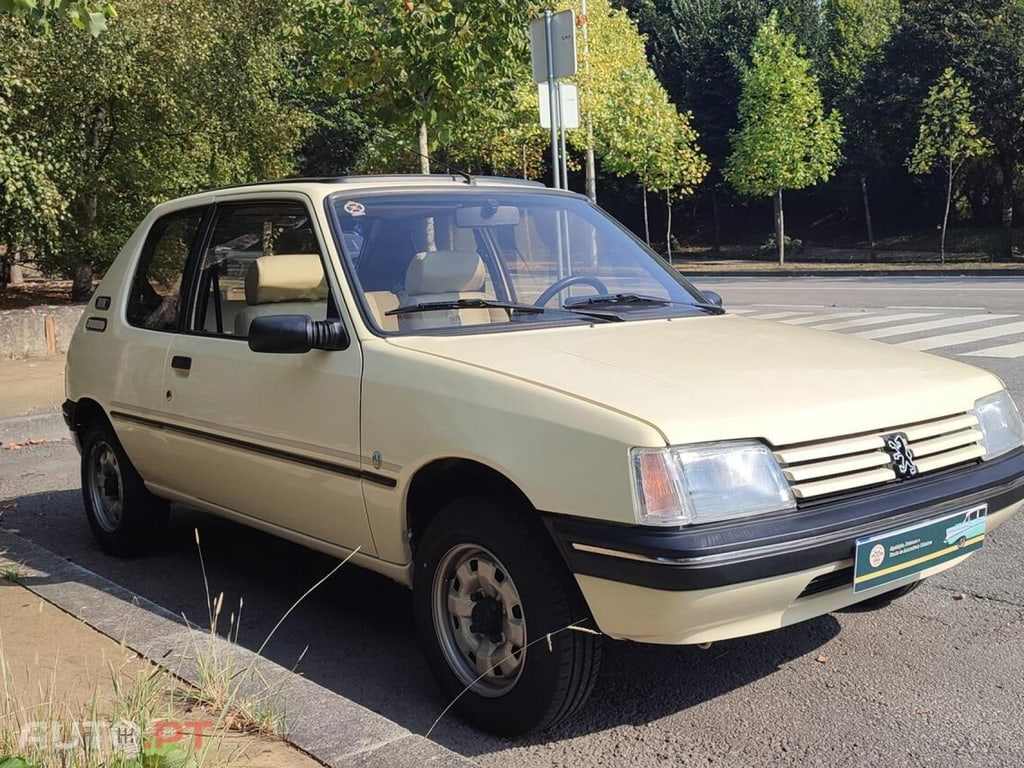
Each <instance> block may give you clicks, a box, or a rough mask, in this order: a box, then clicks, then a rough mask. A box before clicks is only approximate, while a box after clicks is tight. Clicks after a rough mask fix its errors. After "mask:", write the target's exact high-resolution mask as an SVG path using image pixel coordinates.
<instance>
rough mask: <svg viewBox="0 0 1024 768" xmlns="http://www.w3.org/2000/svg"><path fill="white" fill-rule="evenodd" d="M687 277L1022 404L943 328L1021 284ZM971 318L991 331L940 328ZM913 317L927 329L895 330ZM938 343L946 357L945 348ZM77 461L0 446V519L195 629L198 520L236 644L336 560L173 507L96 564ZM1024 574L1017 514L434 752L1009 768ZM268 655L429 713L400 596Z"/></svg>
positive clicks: (336, 606)
mask: <svg viewBox="0 0 1024 768" xmlns="http://www.w3.org/2000/svg"><path fill="white" fill-rule="evenodd" d="M699 282H700V284H701V285H702V286H703V287H707V288H713V289H715V290H717V291H719V292H720V293H721V294H722V295H723V296H724V298H725V302H726V306H727V307H730V308H733V309H735V310H736V311H742V312H745V313H748V314H750V315H752V316H766V315H779V314H783V315H784V317H783V318H777V319H779V320H780V321H782V322H785V321H786V320H787V319H788V320H789V321H797V322H800V323H801V324H807V325H814V324H833V325H834V324H836V323H840V324H842V323H848V321H850V320H854V321H856V320H860V321H862V322H861V324H860V325H856V324H855V325H847V326H846V327H844V328H837V329H836V330H837V332H848V333H850V332H852V333H864V332H869V331H872V330H874V331H881V332H884V331H883V329H893V328H895V329H897V332H896V333H892V334H890V335H889V336H886V337H880V340H882V341H890V342H892V343H904V344H910V345H913V344H914V343H916V344H917V345H918V346H920V345H922V344H924V345H928V344H932V345H933V346H932V351H934V352H936V353H938V354H943V355H946V356H950V357H955V358H957V359H963V360H965V361H969V362H972V363H974V364H977V365H982V366H984V367H988V368H990V369H991V370H994V371H995V372H996V373H998V374H999V375H1000V376H1001V377H1002V378H1003V379H1004V381H1006V382H1007V385H1008V386H1009V388H1010V389H1011V391H1012V392H1013V394H1014V396H1015V398H1016V399H1017V402H1018V403H1024V358H1016V357H992V356H968V353H970V352H972V351H975V352H976V351H977V350H978V349H982V350H983V351H984V350H991V349H996V348H999V347H1012V346H1013V345H1014V344H1016V343H1018V342H1021V341H1024V332H1022V333H1020V334H1019V335H1014V334H1013V333H1012V332H1007V333H1005V334H1004V333H1002V332H1001V331H987V332H984V333H982V334H981V335H982V336H983V337H984V338H981V339H975V340H973V341H966V342H965V341H963V338H964V337H963V336H955V335H954V334H963V333H970V332H973V331H975V330H981V329H985V328H999V327H1000V326H1006V327H1010V326H1012V324H1013V323H1016V322H1021V321H1022V320H1024V318H1020V319H1017V318H1016V316H1017V315H1018V314H1024V285H1021V284H1019V283H1018V282H1017V281H1013V280H1005V281H1004V280H997V279H959V280H950V279H931V278H927V279H922V278H911V279H899V278H897V279H883V278H860V279H857V278H848V279H842V280H815V279H786V280H771V279H757V280H752V279H736V280H701V281H699ZM785 313H790V314H788V315H786V314H785ZM984 314H989V315H993V316H998V317H993V318H991V319H990V320H989V322H986V321H985V319H984V318H982V319H971V320H968V321H967V322H965V323H963V324H962V325H958V324H957V322H956V321H957V319H962V318H967V317H972V318H973V317H974V316H977V315H984ZM903 315H914V317H909V318H907V317H901V316H903ZM840 316H841V317H840ZM922 316H923V317H922ZM812 318H813V319H812ZM893 318H896V319H893ZM920 323H933V324H934V323H940V325H939V326H938V327H933V328H931V329H929V330H926V331H911V332H905V333H900V332H899V331H901V330H903V326H906V325H917V324H920ZM942 323H944V324H942ZM986 333H987V334H993V333H994V334H997V335H994V336H993V335H986ZM975 335H978V334H975ZM950 336H952V341H953V342H954V343H952V344H949V345H944V342H945V341H947V340H948V339H949V337H950ZM921 339H928V341H920V340H921ZM915 340H917V341H915ZM1012 351H1013V350H1012V349H1011V352H1012ZM77 460H78V457H77V454H76V453H75V451H74V448H73V447H72V446H71V444H70V443H68V442H64V443H49V444H43V445H38V446H31V447H27V448H25V449H23V450H21V451H17V452H0V498H6V499H8V501H6V502H4V503H2V504H0V507H3V506H7V505H9V504H14V505H15V506H14V507H12V508H10V509H5V510H4V511H3V520H2V525H3V526H4V527H5V528H7V529H14V530H17V531H19V533H20V534H21V535H23V536H25V537H27V538H29V539H31V540H33V541H35V542H37V543H39V544H41V545H42V546H44V547H46V548H48V549H50V550H52V551H54V552H57V553H59V554H61V555H63V556H65V557H67V558H69V559H72V560H74V561H76V562H78V563H80V564H82V565H84V566H85V567H87V568H90V569H92V570H94V571H96V572H98V573H100V574H102V575H104V576H106V577H107V578H110V579H112V580H113V581H115V582H118V583H120V584H123V585H125V586H126V587H128V588H130V589H132V590H134V591H136V592H138V593H140V594H142V595H144V596H146V597H148V598H150V599H151V600H154V601H155V602H157V603H160V604H162V605H164V606H167V607H169V608H171V609H172V610H174V611H177V612H180V613H184V614H185V615H186V616H187V617H188V618H189V619H191V620H193V621H196V622H198V623H205V622H206V620H207V608H206V598H205V593H204V588H203V576H202V572H201V570H200V566H199V559H198V556H197V552H196V546H195V542H194V534H193V530H194V529H195V528H196V527H198V528H199V530H200V532H201V541H202V547H203V556H204V558H205V562H206V566H207V570H208V576H209V581H210V585H211V589H212V590H213V591H214V592H215V593H216V592H221V591H223V592H224V595H225V605H226V606H227V608H225V613H227V612H228V610H229V609H233V610H236V611H237V609H238V606H239V601H240V599H242V598H243V597H244V608H243V609H242V611H241V619H240V621H239V626H240V633H239V641H240V642H241V643H242V644H244V645H246V646H248V647H250V648H255V647H258V646H259V644H260V643H261V642H262V641H263V638H264V637H265V636H266V634H267V633H268V632H269V631H270V628H271V627H272V626H273V624H274V623H275V622H276V621H277V619H278V618H279V617H280V616H281V615H282V613H283V612H284V611H285V610H286V609H287V608H288V606H289V605H290V604H291V603H292V601H294V600H295V599H296V598H297V597H298V596H299V595H301V594H302V593H303V592H304V591H305V590H306V589H307V588H308V587H309V586H310V585H312V584H313V583H314V582H315V581H316V580H317V579H319V578H320V577H321V576H322V575H323V574H325V573H326V572H327V571H329V570H330V569H331V568H332V567H333V565H334V563H333V562H332V561H331V560H330V559H328V558H325V557H321V556H319V555H316V554H312V553H310V552H309V551H307V550H304V549H302V548H301V547H297V546H294V545H291V544H287V543H284V542H281V541H278V540H275V539H272V538H270V537H268V536H265V535H262V534H259V533H256V532H254V531H251V530H248V529H246V528H243V527H240V526H237V525H234V524H231V523H226V522H223V521H218V520H216V519H213V518H210V517H208V516H205V515H201V514H198V513H195V512H190V511H187V510H178V511H177V512H176V515H175V520H174V525H173V528H172V530H171V531H170V533H169V535H168V538H167V541H166V542H164V543H163V545H162V547H161V548H160V551H159V552H157V553H156V554H154V555H152V556H150V557H148V558H146V559H141V560H135V561H118V560H115V559H113V558H110V557H107V556H105V555H103V554H102V553H100V552H99V551H98V550H97V548H96V546H95V545H94V544H93V541H92V538H91V536H90V534H89V530H88V527H87V525H86V523H85V519H84V515H83V513H82V508H81V501H80V497H79V490H78V488H79V480H78V469H77V467H78V464H77ZM1022 562H1024V517H1018V518H1016V519H1013V520H1011V521H1010V522H1009V523H1007V524H1006V525H1005V526H1004V527H1003V528H1001V529H1000V530H999V531H997V532H996V533H994V534H993V535H992V536H990V537H989V538H988V539H987V541H986V544H985V547H984V549H983V551H982V552H980V553H978V554H977V555H975V556H974V557H972V558H971V559H970V561H968V562H967V563H965V564H963V565H961V566H960V567H958V568H955V569H953V570H952V571H949V572H947V573H945V574H942V575H941V576H939V577H936V578H934V579H932V580H930V581H929V582H928V583H926V584H925V585H924V586H923V587H922V589H919V590H917V591H916V592H914V593H912V594H910V595H909V596H907V597H906V598H904V599H902V600H901V601H899V602H897V603H896V604H894V605H893V606H891V607H889V608H887V609H884V610H881V611H877V612H873V613H857V612H843V613H837V614H834V615H830V616H825V617H822V618H819V619H815V620H813V621H809V622H806V623H804V624H800V625H797V626H794V627H789V628H786V629H783V630H779V631H776V632H772V633H767V634H763V635H757V636H754V637H748V638H742V639H737V640H732V641H727V642H721V643H716V644H715V645H713V646H712V647H711V648H710V649H709V650H706V651H702V650H699V649H697V648H694V647H679V648H674V647H661V646H645V645H635V644H626V643H615V642H610V643H608V644H607V646H606V654H605V663H604V668H603V672H602V674H601V678H600V680H599V682H598V684H597V687H596V689H595V691H594V694H593V696H592V697H591V699H590V701H589V703H588V704H587V705H586V707H585V709H584V710H583V711H582V713H581V714H580V716H578V717H577V718H576V719H575V720H573V721H572V722H570V723H567V724H565V725H563V726H561V727H559V728H557V729H555V730H553V731H549V732H547V733H545V734H541V735H538V736H536V737H532V738H529V739H525V740H520V741H518V742H509V741H505V740H501V739H495V738H491V737H488V736H485V735H482V734H480V733H477V732H475V731H474V730H472V729H470V728H468V727H466V726H463V725H462V724H460V723H459V722H458V721H457V720H455V719H451V718H449V719H445V720H444V721H442V723H441V724H440V725H439V726H438V728H437V729H436V730H435V731H434V738H436V739H437V740H438V741H440V742H441V743H442V744H444V745H446V746H448V747H450V748H452V749H454V750H455V751H457V752H460V753H462V754H464V755H466V756H469V757H472V758H474V759H476V760H478V761H479V762H480V763H481V764H483V765H485V766H494V767H495V768H496V767H498V766H516V767H517V768H518V767H519V766H538V767H539V766H570V765H571V766H620V765H638V766H667V765H671V766H679V765H686V766H690V765H716V766H719V765H721V766H743V767H744V768H745V767H746V766H759V765H778V764H794V765H812V764H813V765H837V766H838V765H844V766H845V765H886V766H893V765H914V766H917V765H927V766H932V765H934V766H960V765H962V766H1000V767H1003V766H1016V765H1020V766H1024V740H1022V738H1021V736H1022V733H1024V569H1022V568H1021V563H1022ZM225 624H226V621H225V620H224V619H222V626H223V625H225ZM303 652H305V653H304V654H303ZM267 654H268V655H269V656H270V657H271V658H272V659H273V660H274V661H277V662H278V663H281V664H283V665H286V666H293V665H294V664H296V662H297V661H298V660H299V658H300V657H301V662H299V663H298V669H299V670H300V671H301V672H302V673H303V674H304V675H306V676H307V677H309V678H311V679H313V680H315V681H317V682H319V683H321V684H323V685H325V686H327V687H329V688H331V689H333V690H335V691H337V692H338V693H340V694H342V695H344V696H347V697H349V698H351V699H353V700H355V701H357V702H359V703H361V704H363V705H364V706H367V707H369V708H371V709H374V710H376V711H378V712H381V713H382V714H384V715H386V716H387V717H390V718H392V719H393V720H396V721H398V722H399V723H401V724H402V725H404V726H406V727H408V728H410V729H411V730H414V731H417V732H420V733H423V732H425V731H426V730H427V729H428V728H429V727H430V725H431V723H432V722H433V721H434V719H435V718H436V717H437V716H438V714H439V713H440V712H441V710H442V709H443V707H444V705H445V704H446V702H445V701H443V700H442V699H441V698H440V697H439V695H438V694H437V692H436V690H435V688H434V686H433V682H432V680H431V679H430V677H429V675H428V673H427V670H426V667H425V665H424V663H423V662H422V660H421V657H420V655H419V653H418V651H417V648H416V644H415V641H414V637H413V627H412V621H411V596H410V595H409V594H408V593H407V592H406V591H405V590H404V589H402V588H400V587H398V586H396V585H394V584H392V583H390V582H388V581H386V580H385V579H383V578H380V577H377V576H374V575H372V574H368V573H363V572H360V571H358V570H356V569H343V570H342V571H341V572H339V573H338V574H337V575H336V576H335V577H333V578H332V580H331V581H330V582H329V583H328V584H326V585H325V586H324V587H323V588H321V589H320V590H319V591H318V592H316V593H314V595H313V596H311V598H310V599H309V600H308V601H307V602H306V603H304V604H303V605H302V606H300V607H299V608H298V609H297V610H296V611H295V612H294V613H293V614H292V615H291V616H290V617H289V618H288V620H287V622H286V623H285V624H284V626H283V627H282V629H281V630H279V632H278V634H277V635H276V637H275V639H274V640H273V641H272V642H271V643H270V645H269V646H268V649H267Z"/></svg>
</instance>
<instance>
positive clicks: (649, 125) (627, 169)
mask: <svg viewBox="0 0 1024 768" xmlns="http://www.w3.org/2000/svg"><path fill="white" fill-rule="evenodd" d="M586 22H587V34H588V40H587V47H586V48H585V50H584V51H583V52H582V57H581V58H582V61H581V62H580V67H579V71H578V73H577V76H576V80H577V83H578V85H579V91H580V111H581V113H582V114H581V118H582V119H583V121H584V123H585V124H586V125H587V126H588V127H589V129H590V130H580V131H574V132H571V133H570V141H571V142H572V144H573V145H574V146H575V147H577V148H578V149H580V150H585V149H586V148H587V146H588V145H589V144H590V142H591V141H593V144H594V147H595V149H596V152H597V154H598V155H599V156H600V157H601V161H602V167H604V168H606V169H607V170H609V171H611V172H612V173H614V174H615V175H617V176H627V175H630V174H635V175H636V176H637V177H638V178H639V181H640V186H641V192H642V196H643V208H644V234H645V237H646V239H647V242H648V244H650V242H651V234H650V222H649V219H648V211H647V192H648V191H651V192H657V193H664V194H665V195H666V198H665V199H666V206H667V209H668V214H669V215H668V216H667V220H668V227H669V231H668V232H667V240H668V241H669V243H671V239H672V238H671V231H670V228H671V201H672V197H673V195H674V196H679V195H682V194H690V193H692V191H693V188H694V187H695V186H696V185H697V184H699V183H700V182H701V181H702V180H703V178H704V177H705V176H706V175H707V172H708V162H707V158H706V157H705V156H704V154H703V153H702V152H701V151H700V150H699V148H698V146H697V138H698V137H697V132H696V131H695V130H694V129H693V127H692V126H691V125H690V119H691V116H690V115H689V113H687V114H680V113H679V111H678V110H677V109H676V107H675V105H673V104H672V102H671V101H669V98H668V93H667V92H666V91H665V89H664V87H663V86H662V85H661V83H660V82H659V81H658V78H657V76H656V75H655V73H654V71H653V70H652V69H651V67H650V65H649V64H648V61H647V56H646V51H645V47H644V37H643V36H642V35H640V33H639V31H638V30H637V27H636V23H635V22H634V21H633V20H632V19H630V18H629V16H628V15H627V14H626V13H625V12H624V11H621V10H616V9H613V8H612V7H611V6H610V4H609V3H608V2H607V0H587V16H586ZM591 134H592V135H591Z"/></svg>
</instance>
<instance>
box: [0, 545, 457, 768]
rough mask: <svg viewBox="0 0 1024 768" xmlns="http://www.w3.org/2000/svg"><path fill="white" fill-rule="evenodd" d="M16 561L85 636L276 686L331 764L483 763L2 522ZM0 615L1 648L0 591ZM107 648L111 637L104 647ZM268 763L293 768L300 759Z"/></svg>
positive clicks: (250, 689)
mask: <svg viewBox="0 0 1024 768" xmlns="http://www.w3.org/2000/svg"><path fill="white" fill-rule="evenodd" d="M12 571H13V572H14V573H16V574H17V575H16V579H17V581H18V583H19V584H21V585H22V586H24V587H26V588H27V589H28V590H31V592H33V593H35V595H36V596H38V597H40V598H42V599H43V600H45V601H47V603H50V604H52V605H53V606H56V607H57V608H59V609H61V610H62V611H65V612H66V614H68V615H67V616H66V618H67V621H69V622H71V623H72V624H67V625H65V628H72V629H73V630H74V632H75V633H76V635H77V636H79V637H81V636H82V633H83V632H84V630H83V628H82V627H81V625H80V622H79V620H80V621H81V622H84V623H85V624H87V625H88V626H89V627H92V628H93V629H94V630H96V631H97V632H100V633H102V634H103V635H106V636H107V637H108V638H110V639H111V641H116V642H115V643H114V646H117V647H118V648H120V649H121V650H122V651H123V650H124V649H128V650H130V651H134V652H135V653H137V654H138V655H139V656H141V657H142V658H143V659H149V660H150V661H152V662H153V663H154V664H156V665H158V666H159V667H162V668H164V669H166V670H167V671H168V672H170V673H171V674H173V675H175V676H176V677H178V678H179V679H181V680H183V681H184V682H185V683H188V684H191V685H193V686H198V685H199V684H200V679H201V678H200V674H201V673H200V670H199V666H198V663H197V658H196V656H197V648H198V649H201V651H200V652H201V653H203V654H204V656H206V657H207V658H217V659H228V658H230V659H232V667H231V668H232V669H235V670H242V671H243V673H240V674H237V675H236V676H235V677H233V678H232V679H233V680H235V681H237V684H238V685H239V686H240V690H241V693H240V694H239V695H240V696H243V697H244V696H252V697H257V698H265V697H266V696H267V695H268V694H267V692H268V691H270V692H272V695H273V698H274V700H275V702H276V703H277V704H278V705H279V706H280V708H281V710H282V711H284V712H285V713H286V717H287V722H286V738H287V740H288V743H289V744H291V745H293V746H295V747H297V748H298V749H300V750H302V751H303V752H305V753H306V754H307V755H310V756H312V757H313V758H315V759H316V760H318V761H320V762H321V763H322V764H324V765H327V766H332V767H334V768H422V767H423V766H427V767H428V768H473V767H474V766H476V765H477V764H476V763H474V762H472V761H470V760H468V759H466V758H464V757H462V756H461V755H458V754H456V753H454V752H452V751H450V750H448V749H446V748H444V747H442V746H440V745H439V744H437V743H435V742H432V741H429V740H428V739H426V738H424V737H423V736H420V735H418V734H415V733H412V732H410V731H409V730H407V729H406V728H404V727H402V726H401V725H399V724H398V723H395V722H393V721H391V720H389V719H387V718H386V717H384V716H383V715H379V714H377V713H376V712H373V711H371V710H369V709H367V708H365V707H363V706H361V705H360V704H357V703H355V702H354V701H351V700H349V699H346V698H344V697H342V696H339V695H338V694H336V693H334V692H333V691H331V690H329V689H327V688H324V687H322V686H320V685H318V684H316V683H314V682H312V681H311V680H307V679H306V678H304V677H302V676H300V675H297V674H295V673H294V672H292V671H291V670H289V669H285V668H284V667H281V666H279V665H277V664H274V663H272V662H270V661H267V660H266V659H264V658H262V657H259V656H256V655H255V654H254V653H252V652H251V651H249V650H247V649H245V648H242V647H241V646H238V645H235V644H233V643H230V642H229V641H227V640H225V639H223V638H221V637H219V636H217V637H214V636H212V635H210V634H209V633H208V632H206V631H204V630H201V629H196V628H195V627H191V626H188V625H186V624H185V622H184V621H183V620H182V619H181V617H179V616H176V615H174V614H172V613H171V612H170V611H168V610H167V609H165V608H162V607H160V606H159V605H156V604H155V603H152V602H150V601H149V600H146V599H145V598H144V597H140V596H139V595H136V594H134V593H133V592H130V591H128V590H127V589H124V588H123V587H120V586H118V585H116V584H114V583H112V582H110V581H108V580H107V579H104V578H103V577H102V576H99V575H97V574H95V573H93V572H92V571H88V570H86V569H85V568H82V567H81V566H79V565H76V564H74V563H70V562H68V561H66V560H64V559H63V558H60V557H58V556H57V555H55V554H53V553H51V552H48V551H47V550H45V549H43V548H42V547H39V546H37V545H35V544H33V543H32V542H30V541H28V540H26V539H23V538H21V537H20V536H18V535H16V534H14V533H12V532H10V531H5V530H3V529H2V528H0V572H2V573H4V574H7V573H9V572H12ZM16 599H17V598H15V600H16ZM31 605H35V603H34V602H32V603H30V606H31ZM38 605H39V608H38V610H41V611H45V610H46V609H47V606H46V604H44V603H39V604H38ZM22 607H24V604H23V605H22ZM73 617H77V618H73ZM0 622H2V624H3V636H2V637H3V642H2V644H0V650H4V649H5V646H6V643H7V642H8V640H7V633H8V632H9V631H10V630H9V629H8V627H9V626H13V625H14V624H15V623H16V622H15V621H14V618H13V616H12V615H10V614H8V613H7V609H6V607H5V603H4V602H3V601H0ZM72 625H74V626H73V627H72ZM85 635H87V636H88V638H90V640H89V641H90V642H93V643H101V644H102V638H97V637H96V636H95V635H93V634H89V633H87V632H86V633H85ZM56 636H58V635H56V634H55V635H52V636H50V637H56ZM73 636H74V635H69V636H68V637H73ZM48 643H49V645H48ZM118 644H119V645H118ZM51 646H53V647H54V648H55V647H58V644H56V643H53V642H52V641H49V640H48V641H47V642H36V643H34V644H33V645H32V646H30V649H31V651H32V652H33V653H35V652H38V656H39V658H41V659H45V658H48V654H49V652H50V650H51ZM59 647H64V644H60V646H59ZM110 648H111V646H110V645H109V644H108V645H107V650H109V649H110ZM25 652H26V653H28V652H29V649H26V651H25ZM122 655H123V654H122ZM234 684H236V683H233V685H234ZM270 765H274V766H275V768H290V766H292V765H295V764H294V763H290V762H289V763H280V764H276V763H270Z"/></svg>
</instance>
